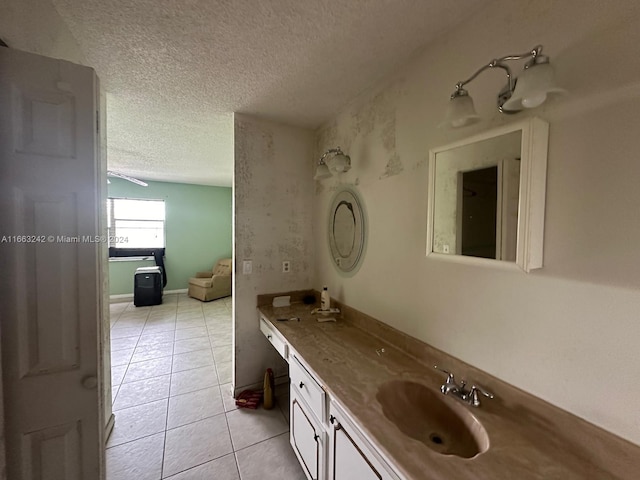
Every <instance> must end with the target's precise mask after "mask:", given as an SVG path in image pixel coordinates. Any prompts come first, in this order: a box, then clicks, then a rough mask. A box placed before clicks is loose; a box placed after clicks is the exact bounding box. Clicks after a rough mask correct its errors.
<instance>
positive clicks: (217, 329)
mask: <svg viewBox="0 0 640 480" xmlns="http://www.w3.org/2000/svg"><path fill="white" fill-rule="evenodd" d="M207 331H208V332H209V336H211V337H216V336H224V337H225V338H227V337H229V338H231V332H232V331H233V328H232V327H231V324H230V323H229V322H225V323H220V324H217V323H208V324H207Z"/></svg>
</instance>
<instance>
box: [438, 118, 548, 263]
mask: <svg viewBox="0 0 640 480" xmlns="http://www.w3.org/2000/svg"><path fill="white" fill-rule="evenodd" d="M548 136H549V124H548V123H547V122H545V121H543V120H541V119H539V118H530V119H527V120H524V121H521V122H517V123H513V124H510V125H507V126H504V127H500V128H497V129H494V130H491V131H488V132H485V133H482V134H479V135H475V136H473V137H470V138H467V139H464V140H461V141H459V142H456V143H453V144H450V145H446V146H444V147H440V148H436V149H433V150H431V151H430V152H429V203H428V216H427V217H428V218H427V255H434V256H436V257H442V258H449V259H452V260H457V261H465V262H471V263H484V262H492V263H493V264H496V261H499V262H500V263H501V264H504V265H509V264H516V265H518V266H519V267H520V268H522V269H523V270H524V271H526V272H529V271H530V270H532V269H536V268H541V267H542V247H543V245H542V243H543V236H544V205H545V191H546V175H547V145H548Z"/></svg>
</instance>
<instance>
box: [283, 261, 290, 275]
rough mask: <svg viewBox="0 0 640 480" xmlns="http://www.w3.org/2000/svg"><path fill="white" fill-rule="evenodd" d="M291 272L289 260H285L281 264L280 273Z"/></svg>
mask: <svg viewBox="0 0 640 480" xmlns="http://www.w3.org/2000/svg"><path fill="white" fill-rule="evenodd" d="M290 271H291V262H290V261H289V260H285V261H284V262H282V273H289V272H290Z"/></svg>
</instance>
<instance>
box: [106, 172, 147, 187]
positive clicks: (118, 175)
mask: <svg viewBox="0 0 640 480" xmlns="http://www.w3.org/2000/svg"><path fill="white" fill-rule="evenodd" d="M107 177H116V178H122V179H123V180H127V181H129V182H131V183H135V184H136V185H140V186H141V187H148V186H149V184H147V183H145V182H143V181H142V180H138V179H137V178H133V177H130V176H129V175H125V174H124V173H119V172H113V171H111V170H107ZM107 183H111V182H109V179H108V178H107Z"/></svg>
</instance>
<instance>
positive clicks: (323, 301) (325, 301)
mask: <svg viewBox="0 0 640 480" xmlns="http://www.w3.org/2000/svg"><path fill="white" fill-rule="evenodd" d="M330 308H331V297H330V296H329V290H328V289H327V287H326V285H325V286H324V288H323V289H322V294H321V295H320V310H329V309H330Z"/></svg>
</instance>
